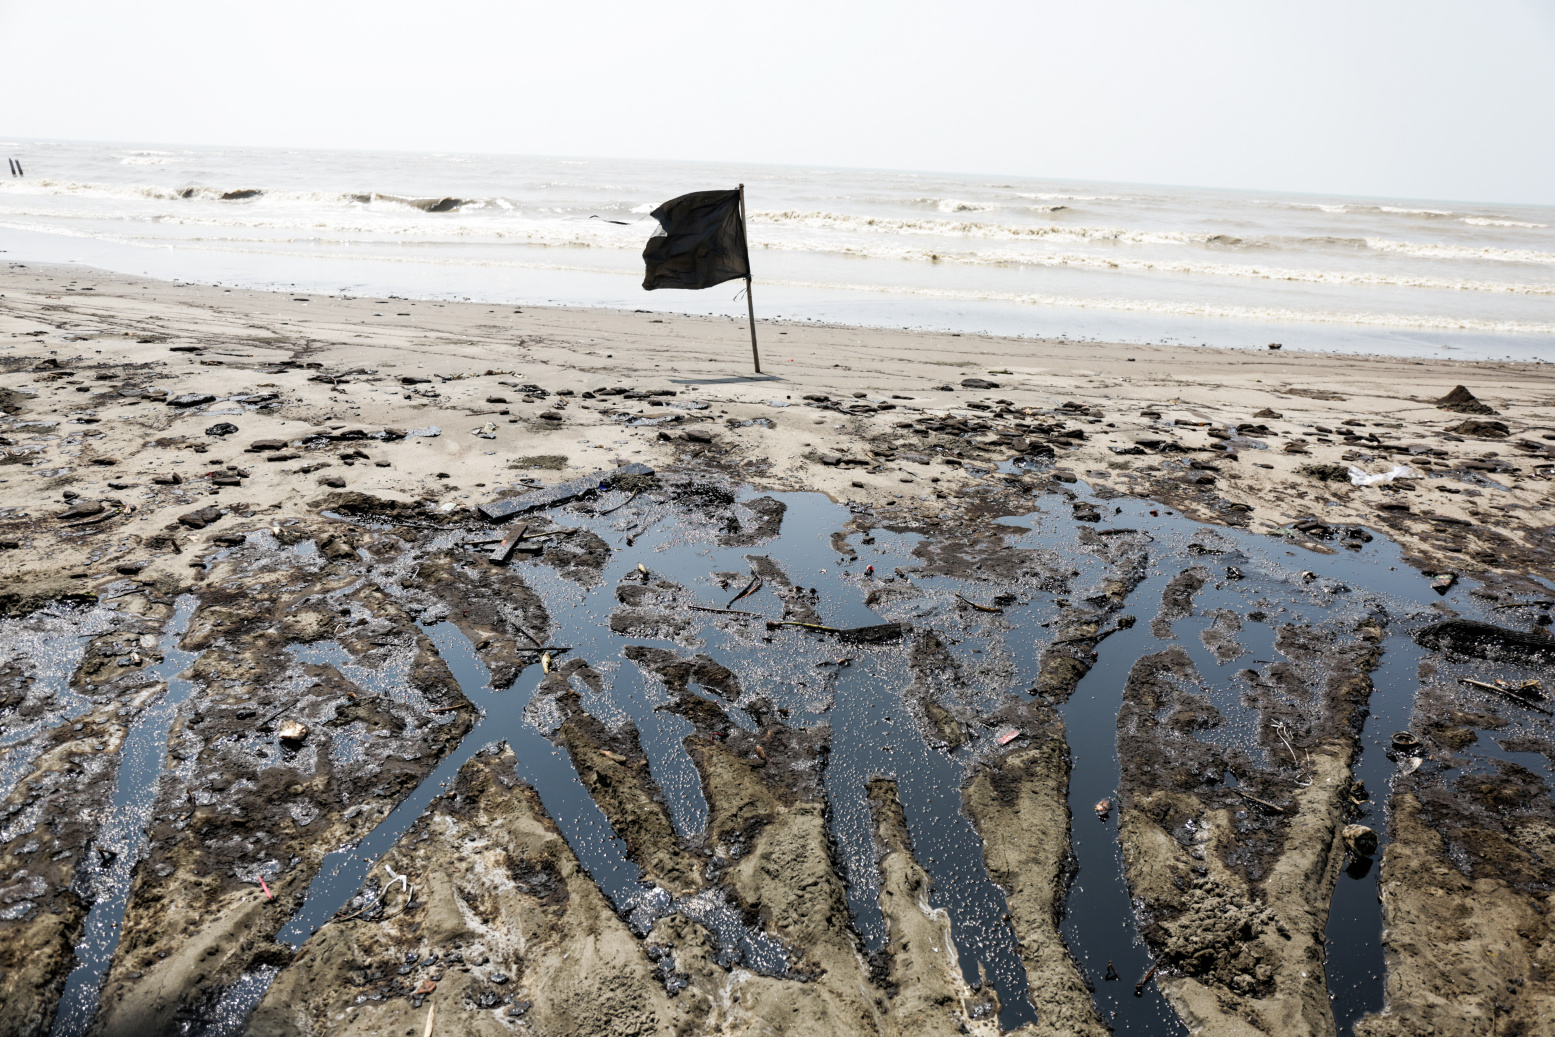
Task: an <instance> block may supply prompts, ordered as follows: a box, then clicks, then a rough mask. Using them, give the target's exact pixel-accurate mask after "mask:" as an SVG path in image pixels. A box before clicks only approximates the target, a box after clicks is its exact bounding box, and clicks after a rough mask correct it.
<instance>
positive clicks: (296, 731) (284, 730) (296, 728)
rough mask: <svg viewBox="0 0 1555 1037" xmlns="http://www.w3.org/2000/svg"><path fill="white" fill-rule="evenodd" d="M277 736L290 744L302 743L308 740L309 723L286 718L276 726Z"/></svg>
mask: <svg viewBox="0 0 1555 1037" xmlns="http://www.w3.org/2000/svg"><path fill="white" fill-rule="evenodd" d="M275 736H276V738H278V739H280V740H281V741H283V742H286V743H288V744H290V745H294V746H296V745H301V744H302V743H303V742H304V741H306V740H307V737H308V725H307V724H304V723H302V722H301V721H299V720H285V721H282V723H281V726H280V727H278V728H276V730H275Z"/></svg>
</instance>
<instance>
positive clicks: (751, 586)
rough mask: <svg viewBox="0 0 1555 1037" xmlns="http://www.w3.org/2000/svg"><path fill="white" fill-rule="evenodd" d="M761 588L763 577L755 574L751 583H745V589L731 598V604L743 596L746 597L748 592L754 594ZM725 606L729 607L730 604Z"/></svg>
mask: <svg viewBox="0 0 1555 1037" xmlns="http://www.w3.org/2000/svg"><path fill="white" fill-rule="evenodd" d="M760 588H761V577H760V576H759V575H755V574H753V575H752V576H751V582H749V583H747V584H746V585H745V589H744V590H742V591H740V593H738V594H736V595H735V596H734V597H732V598H730V599H729V605H733V604H734V603H735V602H737V601H739V600H740V599H741V598H743V597H745V596H746V595H747V594H754V593H756V591H757V590H759V589H760ZM725 607H728V606H725Z"/></svg>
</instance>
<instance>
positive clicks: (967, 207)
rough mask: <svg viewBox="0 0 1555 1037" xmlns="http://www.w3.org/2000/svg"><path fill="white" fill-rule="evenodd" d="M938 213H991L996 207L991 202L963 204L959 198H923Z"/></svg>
mask: <svg viewBox="0 0 1555 1037" xmlns="http://www.w3.org/2000/svg"><path fill="white" fill-rule="evenodd" d="M923 201H924V202H925V203H928V204H931V205H933V206H934V207H935V208H936V209H938V210H939V211H940V212H992V211H993V210H995V209H997V208H998V206H997V205H994V204H993V203H991V202H963V201H961V200H960V199H959V198H925V199H923Z"/></svg>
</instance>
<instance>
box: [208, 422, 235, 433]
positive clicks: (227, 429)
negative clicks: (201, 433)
mask: <svg viewBox="0 0 1555 1037" xmlns="http://www.w3.org/2000/svg"><path fill="white" fill-rule="evenodd" d="M237 430H238V427H237V426H236V425H234V424H233V423H232V422H230V421H221V422H217V423H216V424H214V425H212V426H211V427H210V428H208V429H206V430H205V434H206V435H207V436H230V435H232V433H234V432H236V431H237Z"/></svg>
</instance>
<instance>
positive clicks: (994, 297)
mask: <svg viewBox="0 0 1555 1037" xmlns="http://www.w3.org/2000/svg"><path fill="white" fill-rule="evenodd" d="M768 283H769V284H782V285H784V286H787V287H790V288H823V289H832V290H842V291H854V292H885V293H890V294H903V295H915V296H927V297H930V298H939V299H957V300H964V301H968V302H1008V303H1017V304H1020V305H1027V306H1056V307H1064V308H1068V309H1094V310H1119V311H1124V312H1133V313H1160V314H1172V315H1177V316H1192V317H1225V318H1230V319H1234V320H1249V321H1290V322H1295V323H1317V324H1358V325H1366V326H1371V327H1389V328H1418V329H1426V330H1432V331H1491V332H1507V333H1513V334H1522V335H1551V334H1555V324H1544V323H1538V322H1534V321H1514V320H1480V319H1477V318H1472V317H1430V316H1423V315H1414V314H1392V313H1366V312H1346V311H1333V310H1294V309H1289V308H1285V307H1266V306H1223V305H1216V304H1214V303H1189V302H1168V301H1166V300H1155V299H1108V298H1100V297H1085V298H1079V297H1075V296H1064V295H1038V294H1026V293H1020V292H983V291H968V290H958V289H950V288H905V287H883V286H880V285H868V284H840V283H831V282H824V281H769V282H768Z"/></svg>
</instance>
